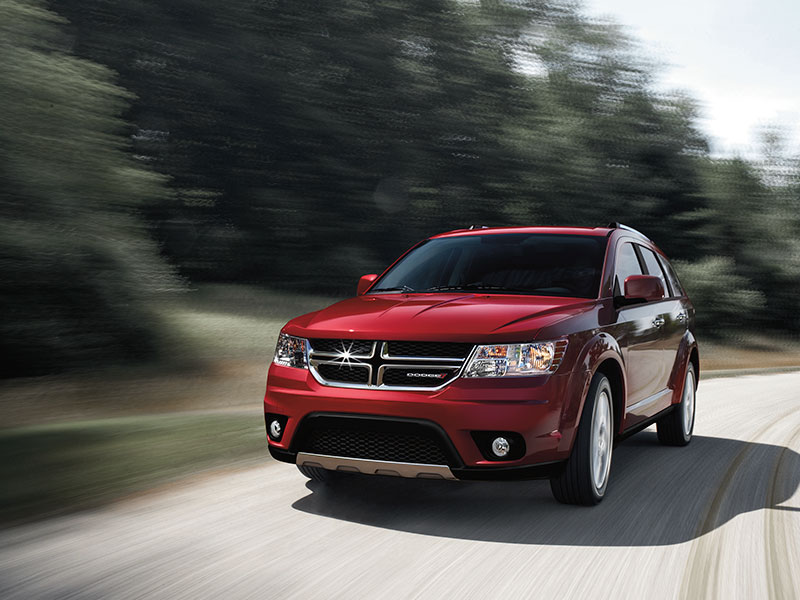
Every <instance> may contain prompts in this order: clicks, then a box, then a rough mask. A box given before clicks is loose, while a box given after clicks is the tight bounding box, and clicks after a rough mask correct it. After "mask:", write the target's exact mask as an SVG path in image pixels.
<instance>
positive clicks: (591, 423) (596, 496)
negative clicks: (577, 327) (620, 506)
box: [550, 373, 614, 506]
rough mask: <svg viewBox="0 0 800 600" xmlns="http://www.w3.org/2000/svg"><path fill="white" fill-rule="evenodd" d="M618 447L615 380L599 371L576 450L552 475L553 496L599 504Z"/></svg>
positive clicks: (585, 407) (572, 502)
mask: <svg viewBox="0 0 800 600" xmlns="http://www.w3.org/2000/svg"><path fill="white" fill-rule="evenodd" d="M613 448H614V397H613V395H612V392H611V383H610V382H609V380H608V378H607V377H606V376H605V375H603V374H602V373H597V374H595V376H594V378H592V383H591V385H590V386H589V393H588V394H587V395H586V402H585V403H584V407H583V413H582V414H581V419H580V422H579V424H578V433H577V436H576V437H575V443H574V444H573V446H572V453H571V454H570V456H569V458H568V459H567V462H566V464H565V465H564V470H563V471H562V472H561V473H559V474H558V475H556V476H554V477H552V478H551V479H550V489H551V490H552V492H553V496H555V499H556V500H558V501H559V502H562V503H564V504H581V505H584V506H592V505H595V504H598V503H599V502H600V501H601V500H602V499H603V498H604V497H605V494H606V490H607V489H608V479H609V474H610V468H611V454H612V451H613Z"/></svg>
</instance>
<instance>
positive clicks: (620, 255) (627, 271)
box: [614, 242, 644, 297]
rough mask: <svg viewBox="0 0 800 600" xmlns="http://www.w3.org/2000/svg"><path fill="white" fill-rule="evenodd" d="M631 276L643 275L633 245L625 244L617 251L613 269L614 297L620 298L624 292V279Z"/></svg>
mask: <svg viewBox="0 0 800 600" xmlns="http://www.w3.org/2000/svg"><path fill="white" fill-rule="evenodd" d="M631 275H644V271H642V265H640V264H639V257H638V256H637V255H636V250H635V249H634V248H633V244H631V243H629V242H625V243H624V244H622V245H621V246H619V249H618V250H617V264H616V268H615V269H614V296H615V297H616V296H622V295H623V294H624V292H625V279H626V278H627V277H630V276H631Z"/></svg>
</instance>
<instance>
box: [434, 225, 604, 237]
mask: <svg viewBox="0 0 800 600" xmlns="http://www.w3.org/2000/svg"><path fill="white" fill-rule="evenodd" d="M612 231H613V229H610V228H608V227H474V228H470V229H454V230H453V231H447V232H445V233H440V234H438V235H433V236H431V239H435V238H444V237H460V236H469V235H492V234H502V233H549V234H561V235H592V236H598V237H604V236H607V235H608V234H609V233H610V232H612Z"/></svg>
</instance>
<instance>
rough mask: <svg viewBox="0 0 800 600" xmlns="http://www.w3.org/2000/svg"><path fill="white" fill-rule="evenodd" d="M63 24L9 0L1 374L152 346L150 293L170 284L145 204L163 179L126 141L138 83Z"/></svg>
mask: <svg viewBox="0 0 800 600" xmlns="http://www.w3.org/2000/svg"><path fill="white" fill-rule="evenodd" d="M63 25H64V20H63V19H62V18H60V17H57V16H56V15H55V14H53V13H52V12H50V11H48V10H46V9H45V8H44V7H43V5H42V4H41V3H39V2H30V1H24V2H23V1H18V0H0V183H1V185H0V211H2V212H1V214H2V218H0V270H2V273H3V279H4V281H3V293H2V296H1V297H0V298H1V299H0V312H2V314H3V319H2V325H0V351H1V352H2V354H3V356H4V360H3V362H2V366H1V367H0V377H3V376H6V377H7V376H9V375H20V374H35V373H43V372H49V371H53V370H59V369H61V368H66V367H70V366H77V365H87V364H93V363H97V362H109V361H111V362H113V361H115V360H125V359H131V358H141V357H145V356H148V355H150V354H152V353H153V351H154V349H155V341H154V338H153V334H152V328H151V325H152V317H151V316H150V313H149V310H148V309H147V307H146V305H145V303H146V301H147V299H148V298H149V297H150V296H152V294H153V293H155V292H156V291H157V290H158V289H159V288H163V287H164V286H165V285H170V284H169V281H170V279H169V277H168V276H167V272H166V271H165V270H164V268H163V267H162V266H161V262H160V259H159V257H158V253H157V249H156V248H155V247H154V245H153V243H152V242H151V241H149V238H148V234H147V231H146V228H145V225H144V224H143V221H142V220H141V219H139V218H137V217H136V212H137V211H141V210H142V209H143V208H144V207H145V206H146V205H147V203H149V202H155V201H156V200H157V199H158V198H159V197H160V196H161V195H163V193H164V189H163V176H159V175H156V174H154V173H152V172H150V171H147V170H144V169H142V168H141V167H139V166H138V165H137V163H136V162H135V161H134V159H133V158H132V157H131V155H130V153H129V152H128V148H127V145H126V142H125V137H124V136H123V132H124V128H125V124H124V121H122V120H121V119H120V118H119V115H120V113H121V112H122V111H124V110H125V108H126V107H127V105H128V103H129V101H130V99H131V96H130V94H129V93H127V92H125V91H124V90H122V89H120V88H118V87H117V86H116V85H115V84H114V82H113V74H112V73H111V72H110V71H109V70H108V69H107V68H106V67H102V66H100V65H98V64H95V63H92V62H89V61H86V60H83V59H80V58H77V57H75V56H73V55H71V54H70V52H69V51H68V47H69V39H68V38H67V37H65V35H64V34H63Z"/></svg>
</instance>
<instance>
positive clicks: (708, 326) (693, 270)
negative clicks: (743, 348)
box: [675, 256, 766, 337]
mask: <svg viewBox="0 0 800 600" xmlns="http://www.w3.org/2000/svg"><path fill="white" fill-rule="evenodd" d="M675 269H676V271H677V273H678V277H679V278H680V280H681V283H682V285H683V286H684V288H685V289H686V292H687V293H688V294H689V296H690V297H691V298H692V302H693V303H694V304H695V307H696V308H697V326H698V327H699V328H701V329H702V330H703V331H704V332H706V333H711V334H715V335H717V336H720V337H725V336H732V335H735V334H736V333H739V332H741V331H742V330H743V329H745V328H746V327H747V325H749V324H751V323H752V322H753V321H758V320H760V319H759V315H760V311H761V310H762V309H763V308H764V306H765V304H766V302H765V298H764V294H763V293H762V292H761V291H759V290H756V289H753V285H752V283H751V282H749V281H748V280H747V279H746V278H745V277H742V276H741V275H738V274H737V272H736V265H735V264H734V262H733V259H731V258H730V257H727V256H709V257H705V258H702V259H700V260H698V261H696V262H694V263H685V262H676V263H675ZM748 321H750V323H748Z"/></svg>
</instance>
